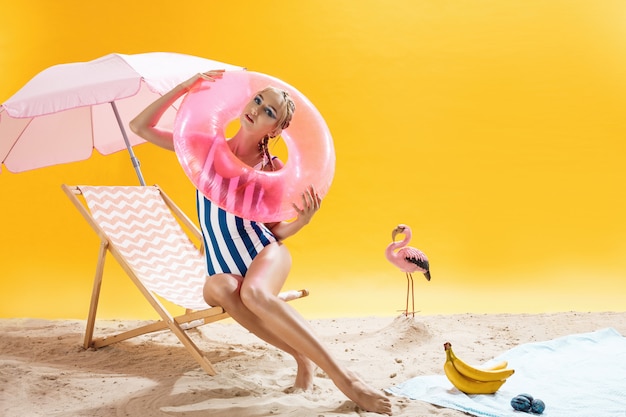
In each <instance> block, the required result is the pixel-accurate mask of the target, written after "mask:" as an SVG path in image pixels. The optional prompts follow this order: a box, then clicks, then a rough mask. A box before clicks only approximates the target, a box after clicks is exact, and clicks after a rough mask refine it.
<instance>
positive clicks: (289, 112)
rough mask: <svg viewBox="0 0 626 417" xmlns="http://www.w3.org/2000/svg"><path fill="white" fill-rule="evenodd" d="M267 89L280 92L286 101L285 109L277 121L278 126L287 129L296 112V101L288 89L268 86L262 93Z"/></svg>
mask: <svg viewBox="0 0 626 417" xmlns="http://www.w3.org/2000/svg"><path fill="white" fill-rule="evenodd" d="M265 91H274V92H276V93H278V94H280V96H281V97H282V98H283V100H284V101H285V111H284V112H281V114H280V115H279V117H278V120H277V121H276V126H277V127H279V128H281V129H287V127H289V124H290V123H291V119H292V118H293V114H294V113H295V112H296V103H295V102H294V101H293V99H292V98H291V96H290V95H289V92H288V91H285V90H281V89H280V88H276V87H266V88H264V89H263V90H262V91H261V93H264V92H265Z"/></svg>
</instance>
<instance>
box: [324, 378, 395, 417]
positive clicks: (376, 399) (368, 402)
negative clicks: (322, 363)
mask: <svg viewBox="0 0 626 417" xmlns="http://www.w3.org/2000/svg"><path fill="white" fill-rule="evenodd" d="M346 377H347V378H346V379H345V380H344V381H342V382H341V383H339V381H335V384H336V385H337V387H338V388H339V389H340V390H341V392H343V393H344V394H345V395H346V396H347V397H348V398H350V399H351V400H352V401H354V402H355V403H356V404H357V405H358V406H359V407H361V408H362V409H363V410H365V411H369V412H374V413H379V414H386V415H389V416H390V415H391V401H390V400H389V398H387V397H386V396H385V395H384V394H383V393H382V392H380V391H378V390H376V389H374V388H372V387H370V386H369V385H368V384H366V383H365V382H363V381H362V380H361V378H359V377H358V376H357V375H356V374H354V373H352V372H351V371H346Z"/></svg>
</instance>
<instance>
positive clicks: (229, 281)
mask: <svg viewBox="0 0 626 417" xmlns="http://www.w3.org/2000/svg"><path fill="white" fill-rule="evenodd" d="M240 285H241V281H240V280H239V279H237V277H235V276H233V275H226V274H220V275H213V276H210V277H207V279H206V281H205V282H204V288H203V292H202V295H203V296H204V301H205V302H206V303H207V304H208V305H210V306H221V307H226V306H227V305H228V302H229V300H230V299H232V297H235V296H237V297H238V293H239V286H240Z"/></svg>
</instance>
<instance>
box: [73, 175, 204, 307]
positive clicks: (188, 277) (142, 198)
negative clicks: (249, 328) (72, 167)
mask: <svg viewBox="0 0 626 417" xmlns="http://www.w3.org/2000/svg"><path fill="white" fill-rule="evenodd" d="M79 188H80V190H81V191H82V193H83V196H84V197H85V201H86V203H87V206H88V207H89V210H90V211H91V214H92V217H93V219H94V220H95V221H96V223H98V225H99V226H100V227H101V228H102V230H104V232H105V233H106V234H107V236H108V238H109V240H110V242H111V244H112V245H113V246H114V247H115V248H116V249H117V250H118V251H119V252H120V253H121V255H122V256H123V257H124V258H125V259H126V260H127V261H128V263H129V265H130V267H131V268H132V270H133V271H134V272H135V274H136V275H137V277H138V278H139V279H140V280H141V282H142V283H143V284H144V286H145V287H146V288H147V289H148V290H150V291H152V292H154V293H155V294H158V295H159V296H161V297H163V298H165V299H166V300H168V301H170V302H172V303H174V304H177V305H179V306H181V307H184V308H188V309H193V310H202V309H206V308H208V307H209V306H208V305H207V304H206V303H205V301H204V299H203V298H202V288H203V286H204V280H205V276H206V265H205V259H204V254H203V253H202V252H201V251H200V250H199V249H198V248H196V246H195V245H194V244H193V242H192V241H191V239H190V238H189V236H188V235H187V233H185V231H184V230H183V229H182V227H181V225H180V224H179V223H178V221H177V220H176V218H175V217H174V215H173V214H172V212H171V211H170V209H169V208H168V207H167V205H166V203H165V201H164V200H163V198H162V197H161V194H160V191H159V190H158V189H157V188H156V187H141V186H117V187H112V186H80V187H79Z"/></svg>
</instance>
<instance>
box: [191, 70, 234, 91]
mask: <svg viewBox="0 0 626 417" xmlns="http://www.w3.org/2000/svg"><path fill="white" fill-rule="evenodd" d="M223 75H224V70H223V69H218V70H210V71H206V72H199V73H198V74H196V75H194V76H193V77H191V78H190V79H188V80H187V81H184V82H183V83H181V86H182V87H183V88H184V89H185V90H186V91H189V90H191V87H193V86H194V84H195V83H197V82H198V81H199V80H206V81H211V82H215V81H217V80H219V79H220V78H222V76H223Z"/></svg>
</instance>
